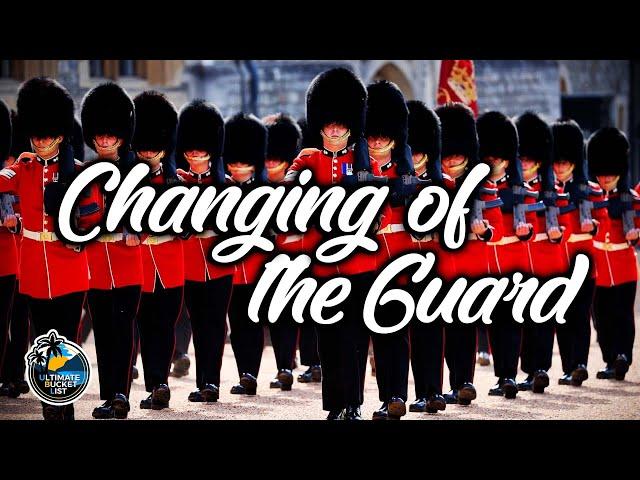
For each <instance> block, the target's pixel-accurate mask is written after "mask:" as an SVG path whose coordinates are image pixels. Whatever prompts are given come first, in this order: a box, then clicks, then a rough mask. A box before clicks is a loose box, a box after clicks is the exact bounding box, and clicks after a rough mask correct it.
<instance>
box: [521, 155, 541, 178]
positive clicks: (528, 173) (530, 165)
mask: <svg viewBox="0 0 640 480" xmlns="http://www.w3.org/2000/svg"><path fill="white" fill-rule="evenodd" d="M520 164H521V165H522V175H523V176H524V179H525V180H529V179H531V178H534V177H535V175H536V172H537V171H538V168H540V162H536V161H535V160H533V159H532V158H529V157H520Z"/></svg>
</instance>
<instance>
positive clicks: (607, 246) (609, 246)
mask: <svg viewBox="0 0 640 480" xmlns="http://www.w3.org/2000/svg"><path fill="white" fill-rule="evenodd" d="M593 246H594V247H595V248H597V249H598V250H605V251H607V252H615V251H618V250H626V249H627V248H630V247H629V244H628V243H609V242H598V241H596V240H594V241H593Z"/></svg>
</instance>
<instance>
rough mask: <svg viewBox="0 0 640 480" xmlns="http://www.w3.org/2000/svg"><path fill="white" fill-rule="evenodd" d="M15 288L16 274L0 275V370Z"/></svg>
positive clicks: (5, 347) (0, 368)
mask: <svg viewBox="0 0 640 480" xmlns="http://www.w3.org/2000/svg"><path fill="white" fill-rule="evenodd" d="M15 289H16V276H15V275H5V276H2V277H0V372H1V371H2V366H3V364H4V360H5V356H6V355H5V352H6V350H7V346H8V344H9V326H10V324H11V307H12V306H13V296H14V292H15Z"/></svg>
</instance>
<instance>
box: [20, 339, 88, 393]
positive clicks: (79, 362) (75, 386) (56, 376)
mask: <svg viewBox="0 0 640 480" xmlns="http://www.w3.org/2000/svg"><path fill="white" fill-rule="evenodd" d="M24 358H25V362H26V366H27V383H28V384H29V387H31V391H32V392H33V394H34V395H35V396H36V397H38V398H39V399H40V400H42V401H43V402H45V403H48V404H49V405H68V404H70V403H73V402H75V401H76V400H78V399H79V398H80V397H81V396H82V395H83V394H84V393H85V391H86V390H87V387H88V386H89V380H90V379H91V364H90V363H89V359H88V358H87V354H86V353H85V352H84V350H82V348H81V347H80V346H79V345H77V344H75V343H73V342H70V341H69V340H67V339H66V338H65V337H62V336H60V335H58V332H57V331H56V330H49V332H47V334H46V335H40V336H39V337H38V338H36V340H35V343H34V344H33V346H32V347H31V349H30V350H29V352H27V354H26V355H25V357H24Z"/></svg>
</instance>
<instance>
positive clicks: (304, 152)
mask: <svg viewBox="0 0 640 480" xmlns="http://www.w3.org/2000/svg"><path fill="white" fill-rule="evenodd" d="M319 151H320V150H318V149H317V148H311V147H307V148H303V149H302V150H300V153H298V158H302V157H310V156H311V155H314V154H316V153H318V152H319Z"/></svg>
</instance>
